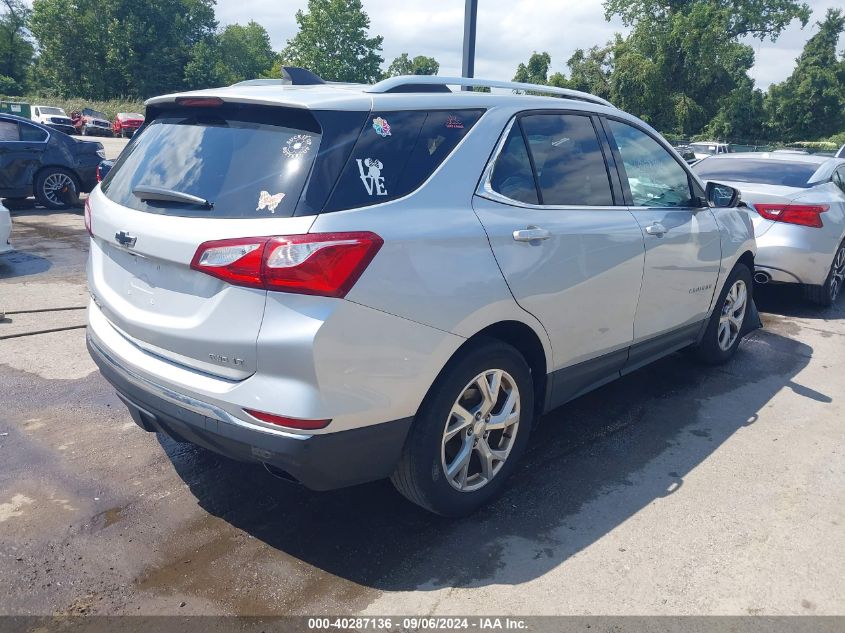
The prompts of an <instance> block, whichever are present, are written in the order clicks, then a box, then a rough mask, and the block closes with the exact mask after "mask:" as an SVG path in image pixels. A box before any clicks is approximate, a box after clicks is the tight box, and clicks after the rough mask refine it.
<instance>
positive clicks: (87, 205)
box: [84, 198, 94, 237]
mask: <svg viewBox="0 0 845 633" xmlns="http://www.w3.org/2000/svg"><path fill="white" fill-rule="evenodd" d="M84 218H85V230H86V231H88V235H90V236H91V237H94V231H93V228H92V224H91V198H86V200H85V214H84Z"/></svg>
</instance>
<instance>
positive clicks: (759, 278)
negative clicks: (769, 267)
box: [754, 270, 772, 286]
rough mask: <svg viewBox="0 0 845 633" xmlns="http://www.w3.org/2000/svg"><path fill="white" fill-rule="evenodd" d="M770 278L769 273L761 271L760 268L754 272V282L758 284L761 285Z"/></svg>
mask: <svg viewBox="0 0 845 633" xmlns="http://www.w3.org/2000/svg"><path fill="white" fill-rule="evenodd" d="M771 280H772V276H771V275H770V274H769V273H766V272H763V271H762V270H758V271H757V272H756V273H754V283H756V284H760V285H761V286H762V285H764V284H767V283H769V282H770V281H771Z"/></svg>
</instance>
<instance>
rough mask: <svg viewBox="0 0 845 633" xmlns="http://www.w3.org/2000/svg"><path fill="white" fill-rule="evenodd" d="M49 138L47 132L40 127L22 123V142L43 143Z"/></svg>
mask: <svg viewBox="0 0 845 633" xmlns="http://www.w3.org/2000/svg"><path fill="white" fill-rule="evenodd" d="M47 136H48V135H47V132H45V131H44V130H42V129H41V128H40V127H35V126H34V125H29V124H27V123H21V140H22V141H29V142H35V143H43V142H44V141H46V140H47Z"/></svg>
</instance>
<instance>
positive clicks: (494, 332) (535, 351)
mask: <svg viewBox="0 0 845 633" xmlns="http://www.w3.org/2000/svg"><path fill="white" fill-rule="evenodd" d="M485 339H494V340H497V341H501V342H502V343H506V344H508V345H510V346H511V347H513V348H515V349H516V350H517V351H518V352H519V353H520V354H521V355H522V357H523V358H524V359H525V362H526V363H527V364H528V367H529V369H530V370H531V378H532V381H533V383H534V408H535V409H536V410H537V412H538V413H539V412H542V410H543V405H544V403H545V401H546V390H547V387H548V372H549V363H550V360H551V354H550V351H551V350H550V349H547V348H548V345H544V344H543V339H542V338H541V336H540V335H539V334H538V333H537V332H536V331H535V329H534V328H532V327H531V326H530V325H528V324H526V323H524V322H522V321H516V320H505V321H498V322H496V323H492V324H490V325H488V326H486V327H484V328H482V329H481V330H479V331H478V332H476V333H475V334H473V335H472V336H470V337H469V338H467V340H466V341H464V343H462V344H461V346H460V347H459V348H458V349H457V350H455V352H454V353H453V354H452V356H451V358H450V359H449V363H451V362H452V361H453V360H455V359H458V358H460V357H461V356H462V355H463V354H464V353H466V351H467V349H469V348H471V347H473V346H475V345H478V344H480V343H481V342H482V341H484V340H485ZM444 369H445V366H444ZM441 373H442V372H441Z"/></svg>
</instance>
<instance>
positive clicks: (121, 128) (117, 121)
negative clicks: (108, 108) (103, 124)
mask: <svg viewBox="0 0 845 633" xmlns="http://www.w3.org/2000/svg"><path fill="white" fill-rule="evenodd" d="M142 125H144V115H143V114H138V113H136V112H118V113H117V116H115V117H114V121H113V122H112V133H113V134H114V135H115V136H120V137H123V138H132V135H133V134H135V132H136V131H137V130H138V128H139V127H141V126H142Z"/></svg>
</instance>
